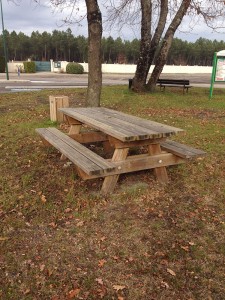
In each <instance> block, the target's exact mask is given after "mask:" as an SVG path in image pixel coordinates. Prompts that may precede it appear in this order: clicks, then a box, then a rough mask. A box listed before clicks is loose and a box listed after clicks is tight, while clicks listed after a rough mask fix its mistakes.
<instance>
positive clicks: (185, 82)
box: [157, 79, 190, 85]
mask: <svg viewBox="0 0 225 300" xmlns="http://www.w3.org/2000/svg"><path fill="white" fill-rule="evenodd" d="M157 83H159V84H180V85H189V84H190V81H189V80H183V79H158V80H157Z"/></svg>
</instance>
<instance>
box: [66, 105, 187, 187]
mask: <svg viewBox="0 0 225 300" xmlns="http://www.w3.org/2000/svg"><path fill="white" fill-rule="evenodd" d="M60 111H61V112H63V113H64V115H65V116H66V118H67V120H68V122H69V124H70V125H71V127H70V131H69V136H71V137H73V138H74V139H75V140H78V141H80V142H86V143H92V142H96V141H104V142H105V143H106V142H108V143H109V145H110V146H111V147H112V148H113V149H114V152H113V155H112V159H111V161H112V162H113V163H115V164H116V166H117V170H118V171H119V172H118V173H119V174H121V173H126V172H133V171H137V170H143V169H147V168H149V167H152V166H153V167H154V169H155V173H156V176H157V179H158V180H159V181H160V182H167V181H168V176H167V172H166V168H165V167H166V166H167V165H173V164H174V163H175V162H178V160H179V158H176V157H175V156H173V155H171V154H162V153H161V147H160V143H161V142H163V141H165V140H166V138H167V137H170V136H171V135H174V134H177V133H178V132H182V131H183V130H182V129H179V128H175V127H171V126H168V125H164V124H160V123H157V122H153V121H149V120H144V119H142V118H138V117H135V116H132V115H128V114H125V113H122V112H118V111H114V110H111V109H107V108H103V107H100V108H99V107H98V108H62V109H60ZM84 124H85V125H88V126H89V127H90V128H94V129H96V130H98V131H97V132H96V131H93V132H87V133H83V134H82V133H81V128H82V126H83V125H84ZM105 145H106V144H105ZM143 146H147V147H148V151H149V153H148V155H142V154H138V155H134V156H129V150H130V149H131V148H140V147H143ZM105 149H107V147H105ZM119 174H115V175H110V173H109V176H106V177H105V180H104V183H103V186H102V192H103V193H108V192H109V191H110V190H113V189H114V187H115V185H116V183H117V180H118V177H119Z"/></svg>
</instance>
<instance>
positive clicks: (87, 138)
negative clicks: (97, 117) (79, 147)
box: [69, 131, 108, 144]
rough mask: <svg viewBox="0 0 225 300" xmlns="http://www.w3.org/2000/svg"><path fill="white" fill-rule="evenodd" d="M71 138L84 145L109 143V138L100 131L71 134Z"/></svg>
mask: <svg viewBox="0 0 225 300" xmlns="http://www.w3.org/2000/svg"><path fill="white" fill-rule="evenodd" d="M69 136H70V137H71V138H72V139H74V140H76V141H77V142H79V143H82V144H87V143H95V142H104V141H108V136H107V135H106V134H104V133H102V132H100V131H90V132H83V133H80V134H69Z"/></svg>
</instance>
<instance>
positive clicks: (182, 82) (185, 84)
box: [157, 79, 192, 93]
mask: <svg viewBox="0 0 225 300" xmlns="http://www.w3.org/2000/svg"><path fill="white" fill-rule="evenodd" d="M157 85H158V86H159V87H160V90H161V89H162V88H163V91H165V88H166V87H182V88H183V93H184V91H185V90H186V92H188V89H189V88H191V87H192V86H191V85H190V81H189V80H186V79H158V80H157Z"/></svg>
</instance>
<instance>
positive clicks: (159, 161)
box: [82, 153, 186, 179]
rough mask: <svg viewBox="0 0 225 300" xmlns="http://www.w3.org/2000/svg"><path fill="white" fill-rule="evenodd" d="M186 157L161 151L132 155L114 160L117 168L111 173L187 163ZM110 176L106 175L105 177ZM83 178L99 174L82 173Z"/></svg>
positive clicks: (123, 172)
mask: <svg viewBox="0 0 225 300" xmlns="http://www.w3.org/2000/svg"><path fill="white" fill-rule="evenodd" d="M185 162H186V161H185V159H183V158H181V157H178V156H176V155H174V154H172V153H161V154H158V155H154V156H151V155H149V154H141V155H131V156H128V157H127V158H126V159H125V160H120V161H114V162H113V163H114V165H115V166H116V168H115V170H114V171H112V172H111V173H110V177H111V175H115V174H117V175H119V174H125V173H131V172H136V171H143V170H150V169H155V168H159V167H168V166H173V165H178V164H182V163H185ZM105 176H108V175H104V176H103V177H105ZM82 178H83V179H90V178H97V176H95V175H92V176H88V177H87V175H86V174H82Z"/></svg>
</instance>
